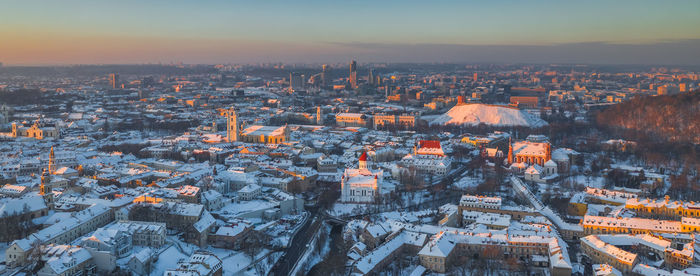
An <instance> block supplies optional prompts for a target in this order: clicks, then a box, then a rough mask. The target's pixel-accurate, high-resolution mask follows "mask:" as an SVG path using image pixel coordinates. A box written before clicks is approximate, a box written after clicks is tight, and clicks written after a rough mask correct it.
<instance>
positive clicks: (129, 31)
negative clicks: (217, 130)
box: [0, 0, 700, 65]
mask: <svg viewBox="0 0 700 276" xmlns="http://www.w3.org/2000/svg"><path fill="white" fill-rule="evenodd" d="M0 7H1V8H0V62H3V63H4V64H6V65H61V64H133V63H171V62H183V63H189V64H199V63H207V64H217V63H258V62H293V63H317V62H329V63H331V62H344V61H348V60H350V59H357V60H358V61H361V62H494V63H589V64H596V63H602V64H617V63H620V64H689V65H700V16H698V15H699V14H700V1H697V0H673V1H647V0H614V1H609V0H607V1H601V0H586V1H568V0H563V1H562V0H556V1H545V0H531V1H524V0H523V1H509V0H487V1H470V0H459V1H447V0H431V1H425V0H423V1H413V0H396V1H393V0H389V1H380V0H374V1H369V0H349V1H333V0H326V1H321V0H318V1H316V0H313V1H304V0H297V1H289V0H249V1H236V0H230V1H224V0H221V1H218V0H199V1H194V0H192V1H180V0H168V1H165V0H162V1H161V0H148V1H136V0H112V1H102V0H83V1H76V0H62V1H55V0H32V1H23V0H0Z"/></svg>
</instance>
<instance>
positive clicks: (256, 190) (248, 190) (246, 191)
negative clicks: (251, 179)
mask: <svg viewBox="0 0 700 276" xmlns="http://www.w3.org/2000/svg"><path fill="white" fill-rule="evenodd" d="M261 190H262V189H261V188H260V186H258V185H257V184H249V185H246V186H245V187H243V188H241V190H240V191H238V198H240V199H241V200H246V201H248V200H253V199H254V198H256V197H258V196H260V193H261Z"/></svg>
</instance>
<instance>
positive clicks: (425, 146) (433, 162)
mask: <svg viewBox="0 0 700 276" xmlns="http://www.w3.org/2000/svg"><path fill="white" fill-rule="evenodd" d="M401 161H402V163H403V165H404V166H406V167H413V168H415V169H416V170H417V171H418V172H419V173H422V174H432V175H436V176H444V175H446V174H447V173H449V172H450V169H451V168H452V159H451V158H450V157H447V156H446V155H445V152H444V151H443V150H442V146H441V145H440V141H431V140H420V141H418V145H416V147H414V148H413V154H408V155H406V156H404V158H403V159H402V160H401Z"/></svg>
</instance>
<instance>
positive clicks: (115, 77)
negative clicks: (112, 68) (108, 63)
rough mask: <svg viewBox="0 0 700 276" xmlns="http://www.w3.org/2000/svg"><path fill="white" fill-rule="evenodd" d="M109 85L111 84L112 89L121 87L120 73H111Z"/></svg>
mask: <svg viewBox="0 0 700 276" xmlns="http://www.w3.org/2000/svg"><path fill="white" fill-rule="evenodd" d="M109 86H111V87H112V89H117V88H118V87H119V75H117V74H109Z"/></svg>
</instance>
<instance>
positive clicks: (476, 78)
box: [474, 72, 479, 82]
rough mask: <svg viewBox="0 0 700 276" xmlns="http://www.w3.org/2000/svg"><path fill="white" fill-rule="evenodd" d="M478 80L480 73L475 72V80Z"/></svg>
mask: <svg viewBox="0 0 700 276" xmlns="http://www.w3.org/2000/svg"><path fill="white" fill-rule="evenodd" d="M478 80H479V73H476V72H474V81H475V82H476V81H478Z"/></svg>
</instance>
